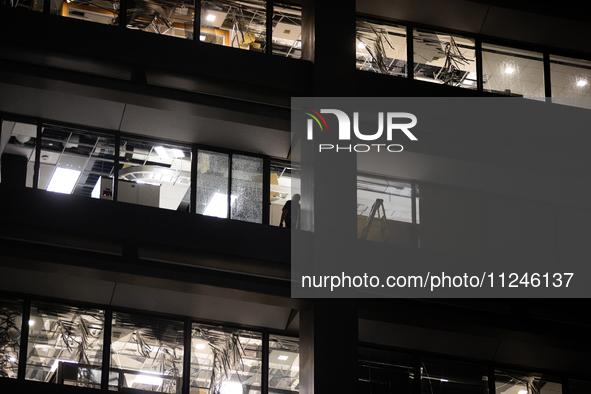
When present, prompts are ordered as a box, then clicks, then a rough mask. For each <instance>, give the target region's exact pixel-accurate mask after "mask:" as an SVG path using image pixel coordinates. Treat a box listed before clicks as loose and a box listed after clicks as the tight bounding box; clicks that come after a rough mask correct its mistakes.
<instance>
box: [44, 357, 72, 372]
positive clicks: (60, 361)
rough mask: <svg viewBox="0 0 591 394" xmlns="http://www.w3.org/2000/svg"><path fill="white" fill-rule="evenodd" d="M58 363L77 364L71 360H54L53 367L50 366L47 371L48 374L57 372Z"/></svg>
mask: <svg viewBox="0 0 591 394" xmlns="http://www.w3.org/2000/svg"><path fill="white" fill-rule="evenodd" d="M59 363H70V364H78V363H77V362H76V361H73V360H60V359H56V360H55V361H54V362H53V365H52V366H51V369H50V370H49V372H50V373H51V372H55V371H56V370H57V366H58V364H59Z"/></svg>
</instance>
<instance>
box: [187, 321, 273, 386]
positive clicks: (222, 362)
mask: <svg viewBox="0 0 591 394" xmlns="http://www.w3.org/2000/svg"><path fill="white" fill-rule="evenodd" d="M191 338H192V339H191V387H190V389H191V390H190V391H191V392H194V391H195V392H197V393H200V394H205V393H218V392H219V393H224V392H227V393H241V394H254V393H260V390H261V366H262V335H261V333H258V332H254V331H249V330H240V329H231V328H226V327H219V326H211V325H206V324H197V323H194V324H193V330H192V333H191Z"/></svg>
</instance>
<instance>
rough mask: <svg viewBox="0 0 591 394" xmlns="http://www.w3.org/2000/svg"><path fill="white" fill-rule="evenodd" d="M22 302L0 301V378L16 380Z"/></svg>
mask: <svg viewBox="0 0 591 394" xmlns="http://www.w3.org/2000/svg"><path fill="white" fill-rule="evenodd" d="M22 321H23V302H22V300H10V299H0V377H2V378H10V379H16V377H17V375H18V360H19V359H18V358H19V354H20V341H21V327H22Z"/></svg>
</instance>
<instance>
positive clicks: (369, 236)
mask: <svg viewBox="0 0 591 394" xmlns="http://www.w3.org/2000/svg"><path fill="white" fill-rule="evenodd" d="M413 187H414V191H413ZM417 194H418V193H417V188H416V186H414V185H413V184H412V183H411V182H407V181H401V180H395V179H390V178H385V177H377V176H370V175H364V174H358V175H357V233H358V237H359V238H360V239H365V240H371V241H380V242H387V243H394V244H397V245H404V246H412V245H413V238H414V232H415V229H414V228H413V224H418V223H419V214H418V210H419V209H418V198H417Z"/></svg>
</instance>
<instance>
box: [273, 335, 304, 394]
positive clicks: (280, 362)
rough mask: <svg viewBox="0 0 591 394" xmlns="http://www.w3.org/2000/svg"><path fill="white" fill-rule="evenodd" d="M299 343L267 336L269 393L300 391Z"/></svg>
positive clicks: (294, 340) (289, 339)
mask: <svg viewBox="0 0 591 394" xmlns="http://www.w3.org/2000/svg"><path fill="white" fill-rule="evenodd" d="M299 352H300V341H299V338H294V337H288V336H284V335H274V334H271V335H269V393H277V394H285V393H287V392H299V391H300V354H299Z"/></svg>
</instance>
